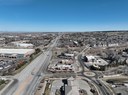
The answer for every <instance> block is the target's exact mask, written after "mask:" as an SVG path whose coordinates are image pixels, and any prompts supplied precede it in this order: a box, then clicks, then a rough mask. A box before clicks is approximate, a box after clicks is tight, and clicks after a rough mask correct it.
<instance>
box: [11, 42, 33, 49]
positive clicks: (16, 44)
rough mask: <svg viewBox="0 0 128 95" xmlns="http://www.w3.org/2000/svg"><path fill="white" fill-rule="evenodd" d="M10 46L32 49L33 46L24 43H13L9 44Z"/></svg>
mask: <svg viewBox="0 0 128 95" xmlns="http://www.w3.org/2000/svg"><path fill="white" fill-rule="evenodd" d="M11 45H14V46H16V47H22V48H33V47H34V45H33V44H31V43H26V42H25V41H15V42H11Z"/></svg>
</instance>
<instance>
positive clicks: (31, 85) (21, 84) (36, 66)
mask: <svg viewBox="0 0 128 95" xmlns="http://www.w3.org/2000/svg"><path fill="white" fill-rule="evenodd" d="M59 38H60V36H58V37H57V38H56V39H54V40H53V43H52V44H51V46H49V48H48V49H47V50H46V51H45V52H44V53H42V54H41V55H39V56H38V57H37V58H36V59H34V60H33V61H32V62H31V63H30V64H29V65H28V66H27V67H26V68H24V69H23V70H22V71H21V72H20V73H19V74H17V75H15V76H14V77H13V78H15V79H17V80H18V83H17V84H15V85H13V86H12V87H10V89H9V90H8V91H7V92H6V95H33V94H34V89H35V87H36V86H37V85H38V83H39V80H40V79H41V78H42V77H43V76H45V74H44V73H43V72H42V71H43V69H44V68H45V69H46V68H47V64H48V63H49V61H50V58H51V56H52V51H51V50H52V48H53V47H54V46H56V44H57V41H58V39H59ZM44 71H45V70H44ZM14 89H15V90H14Z"/></svg>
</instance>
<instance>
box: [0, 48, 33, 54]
mask: <svg viewBox="0 0 128 95" xmlns="http://www.w3.org/2000/svg"><path fill="white" fill-rule="evenodd" d="M32 51H34V49H0V53H1V54H26V53H28V52H32Z"/></svg>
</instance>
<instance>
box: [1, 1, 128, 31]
mask: <svg viewBox="0 0 128 95" xmlns="http://www.w3.org/2000/svg"><path fill="white" fill-rule="evenodd" d="M103 30H105V31H106V30H128V0H0V31H24V32H27V31H29V32H70V31H71V32H76V31H78V32H84V31H103Z"/></svg>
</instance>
